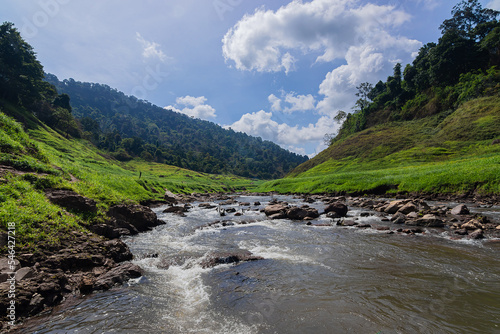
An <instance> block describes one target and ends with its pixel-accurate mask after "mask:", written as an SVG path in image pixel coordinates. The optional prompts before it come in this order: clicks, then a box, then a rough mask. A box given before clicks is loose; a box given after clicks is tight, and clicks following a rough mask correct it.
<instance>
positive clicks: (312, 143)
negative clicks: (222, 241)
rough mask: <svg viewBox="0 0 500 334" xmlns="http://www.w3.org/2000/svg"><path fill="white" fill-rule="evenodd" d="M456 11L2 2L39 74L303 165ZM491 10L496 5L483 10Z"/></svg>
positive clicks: (236, 1) (381, 5)
mask: <svg viewBox="0 0 500 334" xmlns="http://www.w3.org/2000/svg"><path fill="white" fill-rule="evenodd" d="M458 2H459V0H401V1H395V0H309V1H306V0H303V1H289V0H288V1H287V0H268V1H263V0H168V1H155V0H142V1H134V0H107V1H84V0H38V1H19V0H2V1H1V2H0V21H1V22H4V21H9V22H13V23H14V24H15V26H16V28H17V29H18V30H19V31H20V32H21V35H22V36H23V38H24V39H25V40H26V41H28V43H30V44H31V45H32V46H33V47H34V49H35V51H36V53H37V57H38V59H39V60H40V62H41V63H42V65H43V66H44V69H45V71H46V72H48V73H52V74H55V75H56V76H57V77H58V78H59V79H60V80H63V79H69V78H73V79H75V80H77V81H86V82H96V83H101V84H107V85H109V86H111V87H113V88H116V89H118V90H120V91H122V92H124V93H125V94H127V95H134V96H136V97H138V98H140V99H144V100H148V101H150V102H151V103H153V104H155V105H158V106H160V107H165V108H167V109H172V110H174V111H178V112H181V113H185V114H187V115H189V116H192V117H195V118H200V119H205V120H208V121H211V122H214V123H217V124H219V125H221V126H223V127H226V128H229V127H230V128H232V129H233V130H235V131H241V132H245V133H248V134H249V135H253V136H258V137H262V138H263V139H266V140H270V141H273V142H275V143H277V144H279V145H280V146H282V147H283V148H286V149H289V150H291V151H293V152H296V153H299V154H307V155H309V156H310V157H312V156H314V155H316V154H317V153H319V152H320V151H321V150H323V149H324V148H326V146H325V145H324V143H323V141H324V140H323V138H324V136H325V134H335V133H336V132H337V131H338V129H339V127H340V124H338V123H337V122H335V121H334V117H335V115H336V114H337V113H338V111H339V110H344V111H346V112H352V107H353V106H354V103H355V101H356V95H355V94H356V92H357V90H356V86H359V84H360V83H363V82H370V83H372V84H375V83H377V82H378V81H379V80H382V81H385V80H386V79H387V77H388V76H389V75H391V74H392V73H393V68H394V65H395V64H396V63H398V62H399V63H401V64H402V65H403V68H404V66H405V65H406V64H408V63H411V62H412V60H413V59H414V57H415V56H416V54H417V53H418V51H419V49H420V47H422V46H423V45H424V44H427V43H429V42H437V41H438V39H439V37H440V35H441V33H440V30H439V26H440V24H441V23H442V22H443V21H444V20H445V19H448V18H450V17H451V10H452V8H453V6H454V5H455V4H457V3H458ZM481 4H482V5H483V7H488V8H492V9H496V10H500V0H485V1H481Z"/></svg>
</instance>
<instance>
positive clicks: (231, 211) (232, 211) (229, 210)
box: [226, 208, 236, 213]
mask: <svg viewBox="0 0 500 334" xmlns="http://www.w3.org/2000/svg"><path fill="white" fill-rule="evenodd" d="M226 212H227V213H234V212H236V209H235V208H228V209H226Z"/></svg>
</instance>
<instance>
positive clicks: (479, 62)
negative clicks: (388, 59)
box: [292, 0, 500, 175]
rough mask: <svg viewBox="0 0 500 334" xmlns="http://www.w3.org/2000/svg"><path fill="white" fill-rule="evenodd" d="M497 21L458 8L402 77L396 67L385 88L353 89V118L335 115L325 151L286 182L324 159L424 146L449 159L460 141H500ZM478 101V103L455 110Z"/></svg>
mask: <svg viewBox="0 0 500 334" xmlns="http://www.w3.org/2000/svg"><path fill="white" fill-rule="evenodd" d="M498 15H499V12H498V11H495V10H491V9H485V8H482V6H481V5H480V4H479V2H478V1H477V0H463V1H461V2H460V3H458V4H457V5H456V6H455V7H454V8H453V11H452V17H451V18H450V19H447V20H445V21H444V22H443V24H442V25H441V26H440V29H441V31H442V36H441V38H440V39H439V41H438V43H428V44H427V45H425V46H423V47H422V48H421V49H420V52H419V54H418V55H417V57H416V58H415V60H414V61H413V63H412V64H408V65H406V67H404V70H403V67H402V65H401V64H396V65H395V67H394V74H393V75H392V76H389V77H388V78H387V80H386V81H385V82H383V81H379V82H378V83H377V84H376V85H372V84H370V83H361V84H360V85H359V86H358V87H357V88H358V94H356V95H357V96H358V97H359V99H358V101H357V102H356V105H355V106H354V108H353V109H354V112H353V113H350V114H347V113H345V112H343V111H340V112H339V114H338V115H337V119H338V120H339V121H342V120H343V123H342V126H341V128H340V130H339V132H338V133H337V134H332V135H330V136H329V144H330V146H329V148H327V149H326V150H324V151H323V152H321V153H320V154H318V155H317V156H316V157H315V158H313V159H311V160H309V161H307V162H306V163H304V164H302V165H301V166H299V167H298V168H296V169H295V170H294V171H293V172H292V175H298V174H300V173H303V172H304V171H306V170H308V169H311V168H314V167H315V166H318V165H320V164H322V163H324V162H326V161H329V160H341V159H345V158H361V159H368V160H370V159H375V158H383V157H386V156H391V155H392V154H396V153H397V152H402V151H404V150H408V149H414V150H415V149H416V148H418V147H420V148H423V147H428V146H433V147H437V146H439V147H441V148H443V150H446V151H447V152H451V153H452V152H453V151H454V150H456V149H457V148H458V147H462V146H463V145H467V141H472V142H474V141H486V140H492V139H496V138H497V137H498V136H500V114H499V111H498V110H499V109H498V108H499V105H498V103H499V99H498V96H499V95H500V69H499V68H498V66H499V65H500V22H499V21H498V20H497V19H496V18H497V16H498ZM488 97H490V98H488ZM477 98H483V100H481V102H478V103H476V104H469V105H468V106H467V107H466V108H462V109H460V107H461V106H463V105H464V104H465V103H466V102H468V101H471V100H474V99H477ZM472 106H474V107H473V108H472ZM403 130H404V131H403ZM327 138H328V137H327ZM452 142H455V143H456V142H462V144H460V145H458V144H457V145H458V146H457V145H455V146H454V147H453V148H452V149H451V150H450V147H444V146H446V145H447V144H448V146H450V145H451V143H452ZM469 144H470V143H469ZM451 146H453V145H451ZM442 158H443V155H437V156H436V159H442Z"/></svg>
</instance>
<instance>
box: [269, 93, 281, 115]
mask: <svg viewBox="0 0 500 334" xmlns="http://www.w3.org/2000/svg"><path fill="white" fill-rule="evenodd" d="M267 99H268V100H269V103H271V110H272V111H281V110H282V109H281V99H280V98H278V97H276V95H274V94H271V95H269V96H268V98H267Z"/></svg>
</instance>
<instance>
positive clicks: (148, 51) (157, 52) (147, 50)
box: [136, 33, 167, 62]
mask: <svg viewBox="0 0 500 334" xmlns="http://www.w3.org/2000/svg"><path fill="white" fill-rule="evenodd" d="M136 39H137V41H138V42H139V43H141V44H142V48H143V51H142V56H143V57H144V58H145V59H150V58H157V59H159V60H160V61H162V62H164V61H165V60H167V56H166V55H165V53H163V51H162V50H161V49H160V48H161V45H160V44H158V43H155V42H150V41H147V40H145V39H144V37H142V36H141V34H140V33H136Z"/></svg>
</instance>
